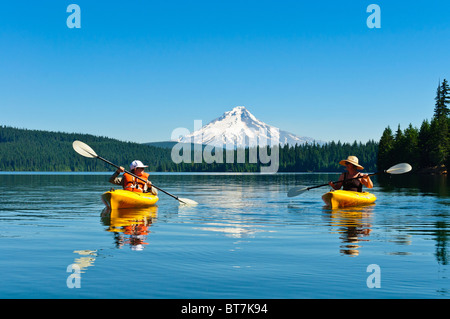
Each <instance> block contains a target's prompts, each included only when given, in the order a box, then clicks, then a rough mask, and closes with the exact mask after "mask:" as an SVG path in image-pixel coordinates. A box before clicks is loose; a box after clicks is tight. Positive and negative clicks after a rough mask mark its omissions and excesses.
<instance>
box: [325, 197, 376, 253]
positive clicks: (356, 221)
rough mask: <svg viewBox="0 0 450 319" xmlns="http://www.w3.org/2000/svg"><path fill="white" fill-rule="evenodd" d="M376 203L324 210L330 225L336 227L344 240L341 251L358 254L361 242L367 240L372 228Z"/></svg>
mask: <svg viewBox="0 0 450 319" xmlns="http://www.w3.org/2000/svg"><path fill="white" fill-rule="evenodd" d="M374 207H375V204H373V205H368V206H360V207H348V208H341V209H329V208H327V207H324V211H325V213H326V214H327V216H328V218H329V223H330V226H332V227H333V229H336V231H337V233H338V234H339V238H340V239H341V241H342V245H341V246H340V248H341V249H340V252H341V254H343V255H348V256H358V255H359V249H360V248H361V247H362V246H361V242H367V241H369V239H367V238H366V237H368V236H369V234H370V233H371V231H372V229H371V227H372V223H371V219H372V211H373V209H374Z"/></svg>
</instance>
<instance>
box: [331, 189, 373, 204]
mask: <svg viewBox="0 0 450 319" xmlns="http://www.w3.org/2000/svg"><path fill="white" fill-rule="evenodd" d="M322 199H323V201H324V202H325V204H327V205H328V206H330V207H331V208H339V207H351V206H361V205H369V204H372V203H373V202H375V201H376V199H377V198H376V197H375V195H374V194H371V193H368V192H352V191H344V190H334V191H331V192H328V193H326V194H324V195H323V196H322Z"/></svg>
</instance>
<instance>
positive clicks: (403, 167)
mask: <svg viewBox="0 0 450 319" xmlns="http://www.w3.org/2000/svg"><path fill="white" fill-rule="evenodd" d="M411 169H412V167H411V165H409V164H408V163H400V164H397V165H394V166H392V167H391V168H389V169H387V170H385V171H382V172H377V173H373V174H368V175H367V176H374V175H378V174H380V173H388V174H404V173H407V172H409V171H410V170H411ZM359 178H361V177H355V178H348V179H345V180H343V181H336V182H333V183H341V182H344V181H351V180H354V179H359ZM327 185H329V184H328V183H326V184H322V185H317V186H311V187H301V186H298V187H294V188H291V189H290V190H289V192H288V193H287V196H288V197H294V196H297V195H300V194H302V193H304V192H306V191H309V190H310V189H314V188H319V187H323V186H327Z"/></svg>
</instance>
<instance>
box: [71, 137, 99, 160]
mask: <svg viewBox="0 0 450 319" xmlns="http://www.w3.org/2000/svg"><path fill="white" fill-rule="evenodd" d="M72 147H73V149H74V150H75V152H77V153H78V154H80V155H82V156H84V157H90V158H96V157H98V155H97V153H95V151H94V150H93V149H92V148H91V147H90V146H89V145H87V144H85V143H83V142H81V141H74V142H73V143H72Z"/></svg>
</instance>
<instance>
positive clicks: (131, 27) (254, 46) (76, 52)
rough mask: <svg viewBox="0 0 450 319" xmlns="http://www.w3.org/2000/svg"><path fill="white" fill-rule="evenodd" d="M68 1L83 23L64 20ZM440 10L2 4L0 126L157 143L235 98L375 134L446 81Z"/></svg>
mask: <svg viewBox="0 0 450 319" xmlns="http://www.w3.org/2000/svg"><path fill="white" fill-rule="evenodd" d="M71 3H75V4H77V5H79V7H80V9H81V28H80V29H70V28H68V27H67V25H66V19H67V17H68V16H69V15H70V13H67V12H66V9H67V6H69V5H70V4H71ZM371 3H375V4H378V5H379V7H380V9H381V28H380V29H370V28H368V27H367V24H366V20H367V17H368V16H369V15H370V13H367V12H366V9H367V6H368V5H369V4H371ZM448 12H450V2H449V1H444V0H436V1H399V0H390V1H378V0H371V1H328V0H326V1H318V2H317V3H312V1H300V0H297V1H261V0H260V1H214V0H209V1H196V0H192V1H150V0H148V1H147V0H146V1H135V0H131V1H81V0H70V1H61V0H58V1H56V0H54V1H49V0H48V1H20V2H16V1H8V2H3V3H2V6H1V8H0V125H7V126H14V127H20V128H30V129H41V130H50V131H63V132H78V133H88V134H94V135H100V136H108V137H113V138H117V139H120V140H126V141H134V142H150V141H165V140H169V139H170V136H171V133H172V131H173V130H174V129H175V128H178V127H185V128H187V129H189V130H191V131H192V130H193V126H194V120H202V121H203V123H204V124H206V123H208V122H209V121H211V120H213V119H214V118H216V117H218V116H220V115H222V113H224V112H225V111H228V110H230V109H232V108H233V107H235V106H242V105H243V106H246V107H247V108H248V109H249V110H250V112H252V113H253V114H254V115H255V116H256V117H257V118H258V119H260V120H262V121H264V122H266V123H268V124H271V125H274V126H276V127H279V128H280V129H283V130H286V131H290V132H292V133H295V134H297V135H301V136H310V137H314V138H316V139H320V140H325V141H331V140H335V141H337V140H340V141H343V142H352V141H354V140H358V141H362V142H366V141H368V140H370V139H374V140H379V138H380V136H381V134H382V132H383V130H384V128H385V127H386V126H388V125H389V126H391V128H394V129H396V128H397V125H398V124H400V125H401V127H402V128H406V126H407V125H409V124H410V123H412V124H413V125H414V126H420V124H421V122H422V121H423V120H424V119H429V118H431V116H432V114H433V107H434V96H435V92H436V88H437V85H438V82H439V79H441V80H442V79H443V78H447V79H450V74H449V73H450V59H449V56H450V40H449V39H450V19H449V18H448Z"/></svg>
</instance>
